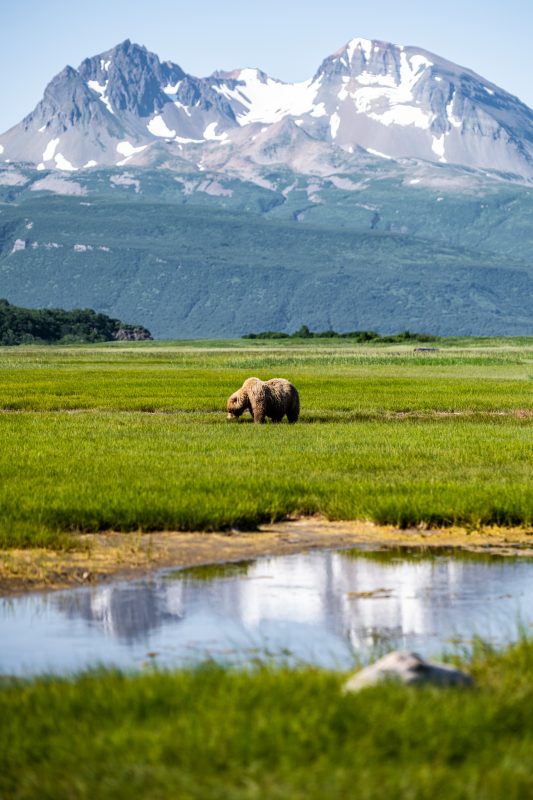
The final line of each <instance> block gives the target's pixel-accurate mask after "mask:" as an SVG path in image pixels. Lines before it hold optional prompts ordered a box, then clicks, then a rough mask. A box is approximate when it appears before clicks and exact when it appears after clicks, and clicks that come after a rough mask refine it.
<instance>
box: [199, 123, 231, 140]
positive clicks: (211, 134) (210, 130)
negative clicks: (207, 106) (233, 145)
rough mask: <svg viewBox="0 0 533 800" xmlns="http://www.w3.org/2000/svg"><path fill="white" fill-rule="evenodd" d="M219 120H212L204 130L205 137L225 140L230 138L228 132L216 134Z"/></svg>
mask: <svg viewBox="0 0 533 800" xmlns="http://www.w3.org/2000/svg"><path fill="white" fill-rule="evenodd" d="M217 125H218V122H211V123H209V125H208V126H207V128H206V129H205V131H204V139H206V140H207V141H215V142H224V141H226V139H227V138H228V134H227V133H221V134H216V133H215V129H216V127H217Z"/></svg>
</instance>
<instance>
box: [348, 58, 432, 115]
mask: <svg viewBox="0 0 533 800" xmlns="http://www.w3.org/2000/svg"><path fill="white" fill-rule="evenodd" d="M431 66H433V64H432V62H431V61H429V60H428V59H427V58H425V57H424V56H420V55H415V56H412V57H411V58H410V59H409V58H408V57H407V55H406V54H405V53H404V52H403V51H402V52H401V54H400V75H399V76H398V75H397V74H396V71H395V70H392V68H391V69H390V72H389V73H388V74H387V75H375V74H374V73H371V72H366V71H365V72H362V73H361V74H360V75H358V76H357V79H356V81H355V86H356V88H355V89H354V90H352V91H351V92H349V91H348V90H347V87H346V86H344V87H343V88H342V89H341V92H339V97H340V98H341V99H343V100H346V99H347V98H348V97H350V98H352V100H353V101H354V103H355V107H356V110H357V111H358V112H359V113H361V114H365V115H367V116H369V117H370V118H371V119H374V120H376V121H377V122H379V123H381V124H382V125H401V126H402V127H405V126H408V125H414V126H415V127H417V128H423V129H426V130H427V129H428V128H429V127H430V125H431V123H432V122H433V119H434V117H435V115H434V114H428V113H426V112H424V111H423V110H422V109H421V108H420V107H418V106H417V105H415V101H414V94H413V89H414V87H415V85H416V84H417V83H418V81H419V80H420V78H421V77H422V75H423V74H424V72H425V70H426V68H428V67H431ZM341 94H342V97H341ZM384 105H385V110H383V107H384ZM386 105H388V108H386Z"/></svg>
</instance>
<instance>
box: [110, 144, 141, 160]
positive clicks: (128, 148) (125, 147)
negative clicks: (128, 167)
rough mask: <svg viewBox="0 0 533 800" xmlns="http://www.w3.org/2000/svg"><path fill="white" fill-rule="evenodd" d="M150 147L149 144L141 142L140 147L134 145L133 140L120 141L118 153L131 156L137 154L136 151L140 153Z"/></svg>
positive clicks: (127, 156)
mask: <svg viewBox="0 0 533 800" xmlns="http://www.w3.org/2000/svg"><path fill="white" fill-rule="evenodd" d="M146 147H148V145H147V144H141V145H140V146H139V147H134V146H133V145H132V144H131V142H119V143H118V144H117V153H120V155H121V156H126V158H131V156H133V155H135V153H140V152H141V151H142V150H144V149H145V148H146Z"/></svg>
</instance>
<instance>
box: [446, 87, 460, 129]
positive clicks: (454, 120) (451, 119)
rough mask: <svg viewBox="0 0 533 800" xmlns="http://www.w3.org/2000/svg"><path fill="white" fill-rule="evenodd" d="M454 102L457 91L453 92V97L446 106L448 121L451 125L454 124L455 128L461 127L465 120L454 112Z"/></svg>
mask: <svg viewBox="0 0 533 800" xmlns="http://www.w3.org/2000/svg"><path fill="white" fill-rule="evenodd" d="M454 102H455V92H454V93H453V97H452V99H451V100H450V102H449V103H448V105H447V106H446V116H447V117H448V122H449V123H450V125H453V127H454V128H460V127H461V125H462V124H463V122H462V120H461V119H460V118H459V117H456V116H454V113H453V104H454Z"/></svg>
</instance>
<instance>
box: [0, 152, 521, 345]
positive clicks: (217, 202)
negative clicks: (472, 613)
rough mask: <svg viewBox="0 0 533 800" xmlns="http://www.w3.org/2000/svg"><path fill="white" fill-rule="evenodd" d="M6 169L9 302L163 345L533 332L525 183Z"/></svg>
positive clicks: (5, 287) (1, 260)
mask: <svg viewBox="0 0 533 800" xmlns="http://www.w3.org/2000/svg"><path fill="white" fill-rule="evenodd" d="M380 165H382V166H380ZM414 170H417V171H416V172H415V171H414ZM6 174H7V175H9V176H10V178H9V180H10V181H11V183H10V185H5V186H4V187H2V192H3V197H4V200H8V198H9V202H4V204H0V297H1V296H4V297H7V299H8V300H9V301H10V302H12V303H16V304H19V305H24V306H29V307H41V306H55V307H57V306H61V307H66V308H73V307H91V308H95V309H97V310H98V311H101V312H103V313H106V314H109V315H110V316H113V317H118V318H120V319H135V320H138V321H139V323H141V324H142V325H145V326H146V327H147V328H149V329H150V330H151V331H152V333H153V335H154V336H156V337H161V338H168V337H185V338H186V337H193V336H200V337H202V336H203V337H206V336H238V335H241V334H243V333H246V332H248V331H250V330H263V329H275V330H287V331H291V330H295V329H297V328H298V327H300V325H301V324H302V323H303V322H305V323H306V324H308V325H310V326H311V327H312V328H313V329H321V330H324V329H327V328H329V327H332V328H334V329H336V330H341V331H342V330H355V329H374V330H376V329H377V330H378V331H380V332H381V333H392V332H396V331H398V330H401V329H406V328H407V329H411V330H425V331H428V332H430V333H437V334H450V335H453V334H487V335H488V334H501V335H505V334H508V335H509V334H528V335H533V308H532V304H531V297H532V296H533V262H532V259H531V252H533V232H532V228H531V224H530V220H531V216H532V214H533V192H531V191H530V190H529V189H528V188H527V187H524V186H520V185H516V184H515V185H513V184H506V183H502V182H494V181H493V182H490V181H488V179H484V181H483V180H482V178H481V177H480V176H479V175H470V176H468V177H469V190H468V191H465V188H464V184H463V183H462V181H464V180H465V179H466V178H465V175H464V174H463V173H461V172H459V171H457V170H454V169H453V168H451V167H449V166H446V165H436V166H432V167H428V166H427V165H423V164H421V165H419V166H416V165H414V164H409V165H406V166H404V167H403V168H401V167H400V166H398V165H395V162H382V161H378V162H377V164H374V165H372V164H370V165H369V166H367V167H366V168H365V169H364V170H363V169H362V170H361V171H360V172H359V173H354V174H352V175H351V176H350V178H349V179H348V178H343V179H339V178H335V182H333V181H332V180H330V179H326V178H323V179H317V178H309V179H308V178H304V177H298V176H297V175H296V174H295V173H293V172H289V171H286V170H278V169H276V168H273V167H272V166H271V165H270V166H269V168H268V171H267V172H266V173H265V179H266V178H267V177H268V181H269V182H270V184H271V185H272V188H266V187H258V186H257V185H256V184H254V183H243V182H242V181H239V180H237V179H228V178H224V177H221V176H220V175H217V174H216V173H210V172H208V171H206V172H205V173H202V175H198V176H196V175H191V174H190V173H187V172H185V173H173V172H168V171H165V170H147V169H134V168H130V169H129V170H127V171H126V172H124V170H121V169H120V168H117V169H115V170H87V171H84V172H82V173H77V174H76V175H70V174H69V175H68V176H66V177H62V178H60V177H58V176H57V174H55V173H53V172H50V173H48V174H47V173H42V172H40V173H35V172H34V171H32V170H30V169H26V170H23V169H20V168H19V169H18V170H15V169H11V170H8V171H7V172H6ZM414 174H416V175H418V177H411V176H412V175H414ZM43 175H44V177H42V176H43ZM1 179H2V173H1V172H0V184H1ZM58 181H61V184H60V185H58ZM339 181H340V185H336V183H339ZM46 187H49V188H48V189H46ZM53 187H55V191H57V190H59V191H61V192H62V194H56V193H55V191H51V189H52V188H53ZM443 187H444V188H443ZM67 192H69V193H68V194H67ZM1 196H2V195H0V197H1Z"/></svg>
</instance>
